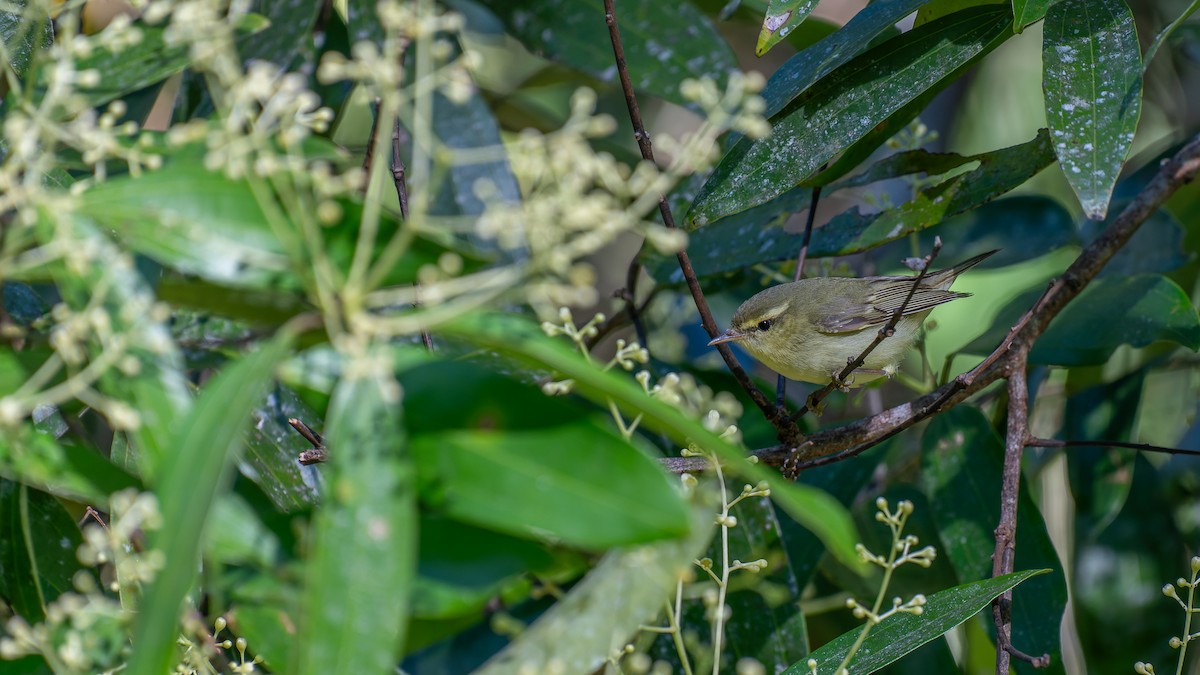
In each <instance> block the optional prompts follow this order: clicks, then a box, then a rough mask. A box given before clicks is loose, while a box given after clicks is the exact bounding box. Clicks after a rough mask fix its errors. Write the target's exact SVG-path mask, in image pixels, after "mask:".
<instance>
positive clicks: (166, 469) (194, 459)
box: [128, 333, 291, 675]
mask: <svg viewBox="0 0 1200 675" xmlns="http://www.w3.org/2000/svg"><path fill="white" fill-rule="evenodd" d="M290 341H291V336H290V335H289V334H286V333H285V334H281V335H280V336H278V337H277V338H275V339H274V340H272V341H271V342H268V343H266V344H265V345H263V346H262V347H261V348H259V349H258V350H256V351H254V352H252V353H250V354H248V355H246V356H245V357H243V358H242V359H241V360H239V361H238V362H236V363H234V364H233V365H231V366H229V367H227V368H226V369H224V370H223V371H222V372H221V373H219V374H218V375H217V376H216V377H215V378H213V380H212V381H211V382H209V383H208V384H207V385H206V386H205V388H204V389H203V391H202V392H201V394H200V397H199V398H198V399H197V400H196V404H195V407H194V408H193V409H192V411H191V412H190V414H188V415H187V416H186V417H184V418H182V419H178V420H175V422H174V426H173V430H174V433H173V434H172V436H173V439H174V442H173V444H172V452H171V454H169V455H168V456H167V457H166V458H165V463H164V465H163V467H162V472H161V474H159V475H158V477H157V485H156V488H155V492H156V494H157V495H158V499H159V508H160V510H161V512H162V519H163V523H165V524H166V525H165V526H164V527H163V529H161V530H159V531H158V532H156V533H154V535H153V536H152V538H151V547H152V548H153V549H155V550H158V551H161V552H162V554H163V556H164V567H163V568H162V569H161V570H160V571H159V572H158V576H156V577H155V579H154V581H153V582H152V583H151V584H150V586H149V588H148V589H147V590H146V593H145V596H144V597H143V598H142V602H141V605H140V606H139V608H138V615H137V622H136V624H135V626H134V633H133V645H134V649H133V658H132V659H131V660H130V662H129V671H128V672H130V673H133V674H135V675H160V674H161V673H164V672H167V671H168V670H170V663H171V658H172V654H173V651H174V649H175V639H176V636H177V634H178V632H179V611H180V606H181V604H182V602H183V598H184V596H185V595H186V594H187V591H188V588H189V587H191V585H192V580H193V578H194V577H195V575H196V561H197V558H198V556H199V552H200V533H201V532H203V531H204V526H205V523H206V522H207V520H208V516H209V512H210V510H211V509H212V504H213V501H214V500H215V499H216V495H217V492H218V490H220V488H221V484H222V482H223V480H224V478H225V476H227V475H228V471H229V468H230V466H231V464H232V459H233V456H234V455H235V453H236V452H237V449H238V447H239V446H240V445H241V444H242V440H241V439H242V431H243V430H244V429H245V427H246V425H248V424H249V422H250V415H249V411H250V409H251V408H252V407H253V405H254V404H255V403H256V402H257V401H258V400H259V397H260V396H261V395H262V392H263V391H264V390H265V389H266V385H267V382H268V381H269V379H270V377H271V373H272V371H273V370H274V368H275V364H276V363H278V362H279V361H280V360H281V359H282V358H283V357H284V355H285V354H286V353H287V349H288V346H289V343H290Z"/></svg>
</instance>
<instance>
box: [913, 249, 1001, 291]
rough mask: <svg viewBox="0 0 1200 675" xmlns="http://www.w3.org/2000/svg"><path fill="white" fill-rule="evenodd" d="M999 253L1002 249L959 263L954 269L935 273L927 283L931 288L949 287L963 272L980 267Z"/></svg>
mask: <svg viewBox="0 0 1200 675" xmlns="http://www.w3.org/2000/svg"><path fill="white" fill-rule="evenodd" d="M999 252H1000V249H998V248H995V249H992V250H990V251H988V252H987V253H980V254H979V255H977V256H975V257H974V258H971V259H969V260H964V261H962V262H960V263H958V264H957V265H955V266H954V267H951V268H948V269H944V270H939V271H937V272H934V273H932V274H930V275H929V281H928V282H926V283H928V284H929V285H930V286H933V287H935V288H937V287H940V286H942V285H943V284H945V286H947V287H949V286H950V284H951V283H953V282H954V279H955V278H956V277H958V275H960V274H962V273H963V272H966V271H967V270H969V269H971V268H972V267H974V266H976V265H978V264H979V263H981V262H983V261H984V260H986V259H988V258H990V257H992V256H993V255H996V254H997V253H999Z"/></svg>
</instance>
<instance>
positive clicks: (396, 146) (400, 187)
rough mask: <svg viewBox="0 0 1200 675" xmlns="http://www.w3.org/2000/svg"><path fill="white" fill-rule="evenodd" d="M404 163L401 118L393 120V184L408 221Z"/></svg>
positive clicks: (405, 218)
mask: <svg viewBox="0 0 1200 675" xmlns="http://www.w3.org/2000/svg"><path fill="white" fill-rule="evenodd" d="M404 173H405V167H404V161H403V160H402V159H401V158H400V118H399V117H397V118H396V119H394V120H392V182H393V183H394V184H395V185H396V198H397V199H399V200H400V217H401V218H403V219H404V220H408V182H407V181H406V180H405V178H404Z"/></svg>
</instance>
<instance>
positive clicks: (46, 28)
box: [0, 0, 54, 77]
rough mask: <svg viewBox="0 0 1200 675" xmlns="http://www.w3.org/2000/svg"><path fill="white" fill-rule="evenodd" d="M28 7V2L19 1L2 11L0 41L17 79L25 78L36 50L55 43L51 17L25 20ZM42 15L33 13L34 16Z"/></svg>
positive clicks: (25, 0) (0, 15)
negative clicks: (26, 70)
mask: <svg viewBox="0 0 1200 675" xmlns="http://www.w3.org/2000/svg"><path fill="white" fill-rule="evenodd" d="M28 5H29V2H28V0H18V1H17V2H12V3H9V4H7V5H6V9H5V10H4V11H0V41H3V42H4V48H5V49H6V50H7V51H8V56H9V65H11V66H12V69H13V70H14V71H15V72H16V74H17V77H24V75H25V69H26V68H28V67H29V60H30V59H31V58H32V57H33V52H34V49H35V48H37V49H44V48H46V47H49V46H50V43H51V42H53V41H54V26H53V25H52V24H51V22H50V18H49V17H40V18H38V19H36V20H32V21H27V20H25V17H24V16H23V15H24V13H25V11H26V9H27V7H28ZM9 8H11V9H9ZM13 10H15V11H13ZM40 13H41V12H39V11H34V12H33V14H34V15H37V14H40Z"/></svg>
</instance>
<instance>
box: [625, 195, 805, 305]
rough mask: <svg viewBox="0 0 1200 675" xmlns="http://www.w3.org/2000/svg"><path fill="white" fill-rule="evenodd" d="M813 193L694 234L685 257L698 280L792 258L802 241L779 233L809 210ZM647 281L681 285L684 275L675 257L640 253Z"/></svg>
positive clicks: (778, 200) (775, 202) (759, 208)
mask: <svg viewBox="0 0 1200 675" xmlns="http://www.w3.org/2000/svg"><path fill="white" fill-rule="evenodd" d="M811 198H812V190H811V189H809V188H805V187H800V188H795V189H793V190H789V191H788V192H785V193H784V194H783V195H781V196H780V197H778V198H776V199H774V200H772V201H770V202H767V203H766V204H763V205H761V206H756V207H754V208H752V209H749V210H747V211H742V212H741V213H735V214H733V215H732V216H729V217H728V218H722V219H721V220H718V221H717V222H715V223H712V224H710V225H708V226H707V227H703V228H701V229H699V230H696V231H695V232H693V233H692V234H691V235H690V236H689V238H688V248H687V250H688V257H689V258H690V259H691V261H692V268H693V269H694V270H695V272H696V274H697V276H701V277H704V276H709V275H713V274H721V273H723V272H732V271H734V270H738V269H742V268H744V267H749V266H750V265H753V264H755V263H760V262H769V261H772V260H785V259H788V258H794V257H795V256H796V253H797V252H798V251H799V250H800V244H801V241H800V236H799V235H798V234H797V233H795V232H788V231H786V230H784V229H783V223H784V221H785V220H786V219H787V217H788V216H790V215H791V214H792V213H795V212H799V211H803V210H804V209H806V208H808V205H809V203H810V201H811ZM642 256H643V257H644V258H645V261H646V263H645V264H646V266H647V269H648V270H649V272H650V275H651V276H653V277H654V278H655V279H656V280H658V281H659V282H661V283H669V284H682V283H683V272H682V271H680V269H679V260H678V259H677V258H676V257H675V256H674V255H666V254H662V253H659V252H657V251H655V250H654V249H653V247H650V246H646V247H643V248H642Z"/></svg>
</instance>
